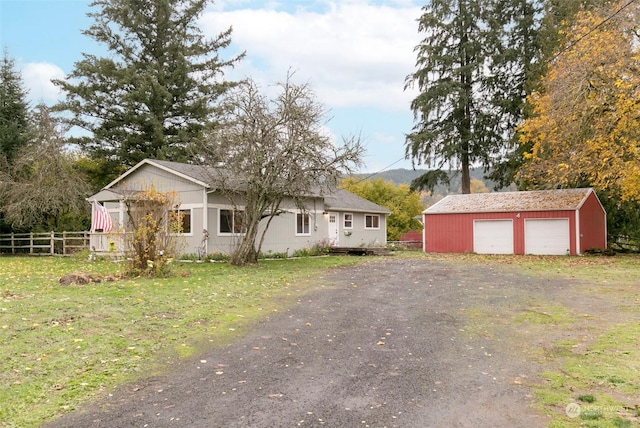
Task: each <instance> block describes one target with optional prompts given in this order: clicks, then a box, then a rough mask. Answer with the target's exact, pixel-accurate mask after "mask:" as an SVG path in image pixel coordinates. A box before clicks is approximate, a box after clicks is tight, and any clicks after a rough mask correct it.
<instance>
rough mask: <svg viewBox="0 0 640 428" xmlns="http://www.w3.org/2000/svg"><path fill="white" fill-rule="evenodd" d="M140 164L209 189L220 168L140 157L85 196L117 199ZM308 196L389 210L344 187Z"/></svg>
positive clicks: (336, 204)
mask: <svg viewBox="0 0 640 428" xmlns="http://www.w3.org/2000/svg"><path fill="white" fill-rule="evenodd" d="M144 165H151V166H154V167H156V168H160V169H162V170H164V171H167V172H169V173H171V174H175V175H177V176H179V177H182V178H184V179H186V180H188V181H191V182H193V183H195V184H198V185H200V186H202V187H204V188H206V189H209V190H213V189H215V185H213V183H212V182H211V181H212V180H213V179H214V178H215V177H216V176H219V172H220V170H221V169H220V168H214V167H207V166H203V165H194V164H188V163H182V162H172V161H165V160H155V159H144V160H142V161H140V162H138V163H137V164H136V165H134V166H133V167H131V168H130V169H129V170H127V171H126V172H125V173H124V174H122V175H121V176H119V177H118V178H116V179H115V180H113V181H112V182H111V183H109V184H107V185H106V186H105V187H104V188H103V189H102V190H101V191H100V192H98V193H96V194H95V195H93V196H91V197H90V198H89V199H96V200H101V201H102V200H117V199H119V198H120V197H122V192H120V191H118V190H115V189H112V187H113V186H115V185H116V184H117V183H118V182H120V181H122V180H123V179H124V178H125V177H127V176H129V175H130V174H132V173H133V172H135V171H137V170H138V169H140V168H141V167H142V166H144ZM312 193H313V194H312V195H311V196H316V197H321V198H324V203H325V207H326V208H327V209H332V210H336V211H353V212H370V213H376V214H391V211H389V210H388V209H386V208H384V207H381V206H380V205H377V204H374V203H373V202H371V201H369V200H367V199H364V198H361V197H360V196H357V195H354V194H353V193H350V192H347V191H346V190H342V189H337V190H335V191H332V192H330V193H328V194H321V193H320V192H319V191H314V192H312Z"/></svg>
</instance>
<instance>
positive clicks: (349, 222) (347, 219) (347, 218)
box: [344, 213, 353, 229]
mask: <svg viewBox="0 0 640 428" xmlns="http://www.w3.org/2000/svg"><path fill="white" fill-rule="evenodd" d="M344 228H345V229H353V214H351V213H345V214H344Z"/></svg>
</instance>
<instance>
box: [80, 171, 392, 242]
mask: <svg viewBox="0 0 640 428" xmlns="http://www.w3.org/2000/svg"><path fill="white" fill-rule="evenodd" d="M212 177H215V168H207V167H204V166H200V165H191V164H185V163H178V162H169V161H160V160H151V159H145V160H143V161H141V162H139V163H138V164H137V165H135V166H134V167H132V168H131V169H129V170H128V171H126V172H125V173H124V174H122V175H121V176H120V177H118V178H116V179H115V180H114V181H112V182H111V183H109V184H108V185H107V186H105V187H104V188H103V189H102V190H101V191H100V192H98V193H97V194H95V195H93V196H91V197H90V198H88V199H89V200H90V201H94V200H95V201H98V202H100V203H102V204H103V205H104V206H105V207H106V208H107V211H108V212H109V214H110V215H111V219H112V221H113V223H114V225H115V231H114V232H110V233H102V232H93V233H92V234H91V247H92V248H94V249H95V251H96V252H98V253H100V252H106V251H108V249H109V243H111V246H113V242H114V237H115V242H118V244H117V245H118V246H120V245H121V244H119V242H120V240H119V239H117V235H118V234H120V235H121V234H122V232H123V231H125V228H126V224H127V220H126V209H125V204H124V202H123V201H124V200H125V198H126V197H127V195H131V194H135V193H136V192H140V191H143V190H148V189H149V188H150V187H151V186H153V187H154V188H155V189H156V190H157V191H158V192H170V191H175V192H176V193H177V195H178V199H179V205H178V206H176V207H175V209H176V210H179V211H180V213H181V217H182V219H183V228H182V235H183V236H184V250H183V254H210V253H213V252H216V253H224V254H228V253H229V252H231V251H232V249H233V246H234V243H235V242H237V240H238V236H239V235H240V234H241V233H242V231H241V230H239V229H238V228H237V227H236V225H234V221H235V220H234V219H235V218H237V214H238V211H242V208H243V207H242V203H241V202H240V203H238V202H237V201H234V204H232V203H231V202H230V201H229V200H228V199H227V198H226V197H225V196H224V195H223V194H222V193H221V192H220V190H219V189H218V188H217V187H216V184H215V183H213V181H214V180H213V179H212ZM305 201H306V202H305V206H304V207H302V209H301V208H299V207H298V206H296V204H295V203H294V201H293V199H289V200H285V201H283V204H282V206H281V207H280V208H281V210H282V211H283V213H281V214H279V215H277V216H276V217H275V218H274V219H273V221H272V222H271V224H270V225H269V229H268V231H267V234H266V236H265V240H264V242H263V245H262V249H261V250H262V252H263V253H265V254H267V253H270V252H271V253H285V252H286V253H287V254H289V255H291V254H292V253H293V252H295V251H296V250H299V249H304V248H311V247H312V246H314V245H315V244H317V243H321V242H325V243H329V244H330V245H332V246H340V247H357V246H384V245H386V243H387V239H386V236H387V227H386V225H387V216H388V215H389V214H391V211H389V210H387V209H386V208H384V207H381V206H379V205H377V204H374V203H373V202H370V201H368V200H366V199H363V198H361V197H359V196H356V195H354V194H352V193H350V192H347V191H345V190H341V189H335V190H333V191H332V192H329V193H321V192H316V193H315V194H311V195H305ZM234 210H235V212H234ZM263 222H264V223H266V221H263ZM259 234H261V232H260V233H259Z"/></svg>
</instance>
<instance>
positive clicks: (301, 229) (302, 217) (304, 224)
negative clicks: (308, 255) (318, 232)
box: [296, 212, 311, 235]
mask: <svg viewBox="0 0 640 428" xmlns="http://www.w3.org/2000/svg"><path fill="white" fill-rule="evenodd" d="M310 223H311V216H310V215H309V214H308V213H303V212H299V213H297V214H296V235H310V234H311V230H310V229H309V224H310Z"/></svg>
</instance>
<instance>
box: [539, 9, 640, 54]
mask: <svg viewBox="0 0 640 428" xmlns="http://www.w3.org/2000/svg"><path fill="white" fill-rule="evenodd" d="M635 2H636V0H629V2H628V3H627V4H625V5H624V6H622V7H620V9H618V10H617V11H616V12H614V13H613V14H612V15H610V16H608V17H607V18H605V19H604V20H603V21H602V22H601V23H599V24H598V25H596V26H595V27H593V28H592V29H591V30H589V31H587V32H586V33H585V34H583V35H582V36H580V37H578V38H577V39H576V40H574V41H573V42H572V43H570V44H569V45H567V46H566V47H564V48H563V49H561V50H560V51H559V52H558V53H557V54H555V55H554V56H553V57H551V58H550V59H549V60H548V61H546V63H547V64H548V63H550V62H552V61H555V60H556V59H557V58H558V57H559V56H560V55H562V54H563V53H565V52H566V51H568V50H569V49H572V48H573V47H574V46H575V45H577V44H578V43H580V42H581V41H582V40H584V39H585V38H586V37H587V36H589V35H590V34H592V33H594V32H596V31H597V30H598V29H599V28H600V27H602V26H603V25H604V24H606V23H607V22H609V21H611V20H612V19H613V18H615V17H616V16H618V15H619V14H620V12H622V11H623V10H625V9H626V8H627V7H629V6H631V5H632V4H633V3H635Z"/></svg>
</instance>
